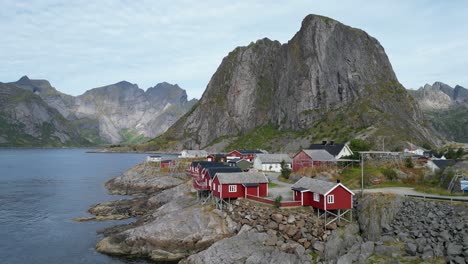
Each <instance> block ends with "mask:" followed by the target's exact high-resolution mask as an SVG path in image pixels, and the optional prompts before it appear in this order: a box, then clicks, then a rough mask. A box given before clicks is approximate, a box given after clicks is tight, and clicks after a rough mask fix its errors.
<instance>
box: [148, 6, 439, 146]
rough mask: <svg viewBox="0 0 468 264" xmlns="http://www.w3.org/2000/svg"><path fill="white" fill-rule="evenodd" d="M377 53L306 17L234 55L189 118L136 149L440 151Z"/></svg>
mask: <svg viewBox="0 0 468 264" xmlns="http://www.w3.org/2000/svg"><path fill="white" fill-rule="evenodd" d="M432 132H433V131H431V129H430V128H429V127H428V126H426V124H425V123H424V116H423V113H422V112H421V110H420V108H419V106H418V104H417V103H415V102H414V99H413V97H412V96H410V95H409V94H408V93H407V91H406V89H405V88H404V87H403V86H402V85H401V84H400V83H399V82H398V80H397V78H396V76H395V73H394V72H393V69H392V66H391V64H390V62H389V60H388V58H387V55H386V54H385V51H384V49H383V47H382V46H381V45H380V43H379V42H378V41H377V40H376V39H375V38H373V37H371V36H369V35H368V34H367V33H366V32H364V31H362V30H360V29H356V28H352V27H349V26H346V25H344V24H342V23H340V22H338V21H335V20H333V19H331V18H328V17H323V16H318V15H309V16H307V17H306V18H305V19H304V20H303V22H302V26H301V29H300V30H299V32H297V33H296V34H295V36H294V37H293V38H292V39H291V40H289V41H288V42H287V43H285V44H281V43H279V42H278V41H272V40H269V39H266V38H265V39H261V40H258V41H256V42H255V43H253V42H252V43H251V44H249V45H248V46H245V47H238V48H235V49H234V50H233V51H231V52H230V53H229V54H228V55H227V56H226V57H225V58H224V59H223V61H222V62H221V64H220V66H219V67H218V69H217V71H216V72H215V73H214V75H213V77H212V78H211V80H210V82H209V84H208V86H207V88H206V90H205V92H204V93H203V96H202V98H201V99H200V101H199V102H198V104H197V105H196V107H195V108H193V109H192V110H191V111H190V112H188V113H187V114H186V115H184V116H183V117H182V118H181V119H180V120H179V121H177V122H176V123H175V124H174V125H173V126H172V127H171V128H169V129H168V131H167V132H166V133H164V134H163V135H161V136H159V137H157V138H155V139H153V140H152V141H150V142H149V143H148V144H145V145H143V146H141V147H142V148H143V149H173V150H180V149H184V148H187V149H191V148H193V149H198V148H208V149H215V150H223V149H232V148H263V149H267V150H273V151H275V150H281V151H297V150H298V149H300V148H301V147H307V146H308V145H309V144H310V143H314V142H321V141H322V140H323V139H328V140H335V141H336V142H344V141H346V140H349V139H351V138H354V137H361V138H366V139H368V140H369V141H374V142H376V141H378V140H379V138H381V137H385V141H386V143H387V144H388V145H390V146H392V147H393V148H398V147H400V148H401V147H402V146H404V145H405V144H406V142H407V141H412V142H414V143H417V142H419V143H421V144H422V143H429V144H437V143H438V142H439V138H438V137H436V136H433V133H432Z"/></svg>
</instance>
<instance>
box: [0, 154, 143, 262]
mask: <svg viewBox="0 0 468 264" xmlns="http://www.w3.org/2000/svg"><path fill="white" fill-rule="evenodd" d="M145 157H146V155H143V154H91V153H86V150H83V149H40V150H39V149H19V150H18V149H0V263H128V262H129V261H127V260H123V259H118V258H112V257H109V256H106V255H102V254H99V253H97V252H96V251H95V250H94V246H95V245H96V243H97V242H98V241H99V239H100V238H101V236H100V235H98V234H97V233H96V231H97V230H99V229H102V228H105V227H109V226H113V225H117V224H122V223H125V221H105V222H96V221H88V222H74V221H73V220H72V219H73V218H75V217H81V216H87V215H88V213H87V210H88V208H89V207H90V205H93V204H96V203H99V202H103V201H108V200H115V199H119V198H121V197H122V196H112V195H108V194H107V190H106V189H105V188H104V183H105V182H106V181H107V180H109V179H111V178H113V177H116V176H119V175H121V173H122V172H124V171H125V170H126V169H128V168H130V167H132V166H134V165H136V164H138V163H140V162H142V161H143V160H144V158H145ZM128 221H129V220H127V222H128ZM132 263H135V262H132Z"/></svg>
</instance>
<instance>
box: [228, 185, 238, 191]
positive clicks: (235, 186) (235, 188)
mask: <svg viewBox="0 0 468 264" xmlns="http://www.w3.org/2000/svg"><path fill="white" fill-rule="evenodd" d="M229 192H237V185H229Z"/></svg>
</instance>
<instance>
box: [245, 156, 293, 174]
mask: <svg viewBox="0 0 468 264" xmlns="http://www.w3.org/2000/svg"><path fill="white" fill-rule="evenodd" d="M282 161H284V162H285V165H286V167H288V168H290V169H291V168H292V159H291V158H290V157H289V156H288V155H286V154H257V156H256V157H255V159H254V161H253V167H254V169H257V170H262V171H275V172H280V171H281V162H282Z"/></svg>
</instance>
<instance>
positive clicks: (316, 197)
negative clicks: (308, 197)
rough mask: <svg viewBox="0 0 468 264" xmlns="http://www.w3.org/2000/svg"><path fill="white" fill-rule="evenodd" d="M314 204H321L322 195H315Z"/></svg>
mask: <svg viewBox="0 0 468 264" xmlns="http://www.w3.org/2000/svg"><path fill="white" fill-rule="evenodd" d="M314 202H320V195H319V194H318V193H314Z"/></svg>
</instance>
